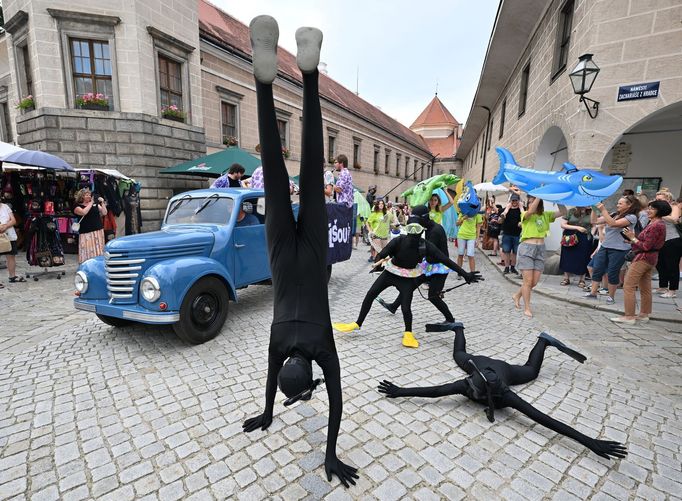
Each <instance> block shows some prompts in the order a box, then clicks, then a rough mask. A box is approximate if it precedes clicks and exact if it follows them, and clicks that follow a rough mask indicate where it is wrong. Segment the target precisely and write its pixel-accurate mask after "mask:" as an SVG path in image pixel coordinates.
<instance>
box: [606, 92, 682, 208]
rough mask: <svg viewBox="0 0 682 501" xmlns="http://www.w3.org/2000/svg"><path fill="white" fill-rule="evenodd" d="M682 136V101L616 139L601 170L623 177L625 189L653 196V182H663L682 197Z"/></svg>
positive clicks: (630, 128)
mask: <svg viewBox="0 0 682 501" xmlns="http://www.w3.org/2000/svg"><path fill="white" fill-rule="evenodd" d="M681 135H682V101H681V102H676V103H673V104H670V105H668V106H665V107H663V108H660V109H658V110H656V111H653V112H652V113H650V114H649V115H647V116H645V117H644V118H642V119H641V120H639V121H637V122H636V123H635V124H633V125H632V126H630V127H628V128H627V129H626V130H625V131H623V132H622V133H621V134H620V135H618V136H617V137H615V138H614V139H613V141H612V142H611V144H610V146H609V149H608V150H607V152H606V154H605V155H604V157H603V159H602V162H601V169H602V171H604V172H607V173H611V174H619V175H622V176H623V177H624V178H625V181H624V183H623V186H624V188H630V189H633V190H634V191H638V190H639V189H641V190H642V191H643V192H645V193H647V194H650V193H651V192H652V191H655V190H654V188H653V180H654V179H656V178H660V179H661V181H660V184H659V185H660V186H666V187H668V188H670V189H671V191H673V193H674V194H676V195H678V196H679V195H682V169H680V164H681V163H682V142H681V141H680V140H679V137H680V136H681ZM638 179H641V180H644V181H641V182H640V181H637V180H638ZM647 179H649V180H650V181H646V180H647ZM678 192H679V193H678Z"/></svg>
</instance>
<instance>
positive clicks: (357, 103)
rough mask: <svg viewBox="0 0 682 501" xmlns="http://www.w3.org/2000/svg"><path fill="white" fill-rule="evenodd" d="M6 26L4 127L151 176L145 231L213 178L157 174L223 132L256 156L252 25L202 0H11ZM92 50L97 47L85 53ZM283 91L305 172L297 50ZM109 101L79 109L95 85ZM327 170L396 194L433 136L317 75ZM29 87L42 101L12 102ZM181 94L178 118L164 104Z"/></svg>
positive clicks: (422, 164)
mask: <svg viewBox="0 0 682 501" xmlns="http://www.w3.org/2000/svg"><path fill="white" fill-rule="evenodd" d="M3 7H4V18H5V30H6V31H5V32H4V33H3V34H0V134H1V135H2V139H3V140H5V141H8V142H14V143H16V144H18V145H21V146H24V147H27V148H31V149H40V150H43V151H48V152H51V153H54V154H56V155H58V156H60V157H62V158H64V159H65V160H66V161H68V162H69V163H71V164H72V165H74V166H76V167H85V168H87V167H108V168H115V169H118V170H120V171H121V172H123V173H124V174H127V175H129V176H131V177H134V178H136V179H137V180H139V181H140V182H141V183H142V185H143V190H142V193H141V197H142V207H143V212H142V217H143V219H144V221H145V226H144V228H145V230H150V229H156V228H158V225H159V222H160V219H161V217H162V215H163V209H164V208H165V206H166V203H167V199H168V198H169V197H170V196H171V195H172V194H173V193H175V192H178V191H181V190H184V189H191V188H198V187H204V186H206V185H207V181H206V179H205V178H196V177H191V176H166V175H164V176H159V175H158V171H159V169H160V168H163V167H167V166H171V165H175V164H178V163H180V162H182V161H185V160H188V159H192V158H196V157H198V156H200V155H202V154H204V153H206V152H208V153H211V152H214V151H217V150H218V149H220V148H224V147H225V146H224V142H225V139H227V137H228V136H229V137H235V138H236V140H237V141H238V144H239V146H241V147H242V148H244V149H246V150H247V151H250V152H252V153H254V154H256V155H257V154H258V153H257V144H258V125H257V116H256V96H255V86H254V82H253V72H252V67H251V56H250V44H249V41H248V28H247V27H246V26H245V25H244V24H243V23H240V22H239V21H237V20H235V19H234V18H232V17H231V16H229V15H228V14H227V13H225V12H222V11H220V10H219V9H217V8H216V7H215V6H213V5H212V4H210V3H208V2H205V1H199V2H195V1H193V0H173V1H171V0H151V1H142V0H130V1H129V0H125V1H124V0H112V1H111V2H107V3H106V4H101V3H96V2H94V1H92V0H77V1H66V0H10V1H8V2H5V3H4V6H3ZM86 53H87V54H86ZM279 59H280V71H279V76H278V78H277V80H276V81H275V101H276V107H277V109H278V119H279V120H280V125H281V131H282V134H281V135H282V140H283V143H285V144H286V146H287V148H288V150H289V152H290V155H289V158H288V159H287V166H288V168H289V172H290V174H291V175H292V176H294V175H296V174H298V171H299V162H300V151H301V147H300V144H301V143H300V135H301V115H302V83H301V77H300V73H299V71H298V68H297V67H296V63H295V56H293V55H292V54H290V53H288V52H286V51H284V50H282V49H279ZM89 91H90V92H95V93H102V94H104V95H105V96H106V97H107V100H108V103H107V106H106V109H104V110H91V109H83V108H82V106H81V105H80V104H79V102H78V98H79V97H82V96H83V94H85V93H86V92H89ZM320 94H321V105H322V113H323V121H324V140H325V157H326V160H327V164H326V166H325V168H327V169H331V168H332V158H333V157H334V156H336V155H338V154H340V153H344V154H346V155H347V156H348V158H349V160H350V167H351V171H352V174H353V178H354V183H355V185H356V186H357V187H359V188H361V189H363V190H366V189H367V187H368V186H369V185H377V186H378V190H377V193H378V194H379V195H387V196H388V198H389V199H391V200H398V197H399V194H400V193H401V192H402V191H403V190H404V189H406V188H407V187H409V185H410V184H411V183H413V182H414V181H415V180H417V181H418V180H421V179H424V178H426V177H429V176H431V175H433V174H434V173H435V172H434V169H433V166H432V154H431V151H430V149H429V147H428V144H427V143H426V142H425V141H424V139H423V138H422V137H421V136H420V135H418V134H416V133H415V132H413V131H411V130H409V129H408V128H407V127H405V126H403V125H402V124H400V123H398V122H397V121H396V120H394V119H392V118H390V117H389V116H388V115H386V114H385V113H383V112H381V111H380V110H379V109H378V108H376V107H374V106H372V105H371V104H369V103H367V102H366V101H364V100H363V99H361V98H360V97H359V96H357V95H356V94H354V93H352V92H351V91H349V90H348V89H346V88H344V87H343V86H341V85H340V84H338V83H337V82H336V81H334V80H333V79H332V78H330V77H329V76H328V75H327V74H326V73H324V72H323V73H322V74H321V76H320ZM28 95H31V96H32V97H33V100H34V104H35V106H34V109H32V110H30V109H29V110H25V111H20V110H18V109H17V108H16V105H17V103H18V102H19V101H21V99H23V98H25V97H26V96H28ZM169 104H175V105H177V106H178V108H180V109H181V110H182V112H183V113H184V115H185V118H184V120H183V121H182V122H178V121H175V120H171V119H169V118H168V117H166V116H165V114H164V112H163V110H164V108H165V107H166V106H168V105H169Z"/></svg>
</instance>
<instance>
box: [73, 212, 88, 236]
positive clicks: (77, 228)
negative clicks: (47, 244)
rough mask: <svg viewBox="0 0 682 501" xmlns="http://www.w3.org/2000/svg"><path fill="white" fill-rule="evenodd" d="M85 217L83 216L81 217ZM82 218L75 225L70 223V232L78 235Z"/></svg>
mask: <svg viewBox="0 0 682 501" xmlns="http://www.w3.org/2000/svg"><path fill="white" fill-rule="evenodd" d="M83 217H85V216H83ZM83 217H82V218H80V219H79V220H78V222H76V223H71V231H72V232H73V233H78V231H79V230H80V229H81V221H82V220H83Z"/></svg>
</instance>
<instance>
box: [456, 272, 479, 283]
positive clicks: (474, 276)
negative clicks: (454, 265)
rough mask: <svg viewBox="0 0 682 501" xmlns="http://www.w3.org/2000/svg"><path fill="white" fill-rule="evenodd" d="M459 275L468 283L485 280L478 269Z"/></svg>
mask: <svg viewBox="0 0 682 501" xmlns="http://www.w3.org/2000/svg"><path fill="white" fill-rule="evenodd" d="M460 276H461V277H462V278H463V279H464V281H465V282H466V283H468V284H475V283H476V282H482V281H483V280H485V278H483V277H482V276H481V272H480V271H471V272H469V273H467V272H464V273H462V274H461V275H460Z"/></svg>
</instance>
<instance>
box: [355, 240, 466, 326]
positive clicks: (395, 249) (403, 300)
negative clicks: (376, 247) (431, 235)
mask: <svg viewBox="0 0 682 501" xmlns="http://www.w3.org/2000/svg"><path fill="white" fill-rule="evenodd" d="M420 244H421V245H422V246H423V247H422V250H420ZM389 256H391V258H392V259H391V261H392V263H393V264H394V265H396V266H399V267H400V268H406V269H412V268H415V267H416V266H417V265H418V264H419V263H420V262H421V260H422V258H424V257H426V259H427V260H428V261H429V262H434V263H443V264H444V265H445V266H447V267H448V268H450V269H451V270H454V271H456V272H457V273H458V274H460V275H462V276H468V274H467V273H466V272H465V271H464V270H463V269H462V268H461V267H460V266H458V265H457V263H455V262H454V261H452V260H451V259H450V258H449V257H448V256H447V255H445V254H443V253H442V252H441V251H440V250H439V249H438V248H437V247H436V246H435V245H433V244H432V243H431V242H429V241H428V240H426V241H424V240H423V239H422V238H421V236H419V235H402V236H400V237H398V238H394V239H393V240H391V241H390V242H389V243H388V245H386V247H384V248H383V250H382V251H381V252H380V253H379V254H377V256H376V258H375V261H377V262H378V261H381V260H382V259H384V258H386V257H389ZM419 278H420V277H417V278H407V277H401V276H398V275H395V274H393V273H391V272H389V271H385V270H384V271H383V272H382V273H381V275H379V278H377V279H376V280H375V281H374V283H373V284H372V286H371V287H370V288H369V290H368V291H367V295H365V299H364V300H363V301H362V307H361V308H360V314H359V315H358V319H357V320H356V321H355V323H357V324H358V325H359V326H362V323H363V322H364V321H365V318H366V317H367V314H368V313H369V310H370V309H371V308H372V303H373V302H374V300H375V299H376V298H377V296H378V295H379V294H381V292H382V291H384V290H386V289H387V288H389V287H395V288H396V289H398V292H399V295H400V306H401V309H402V313H403V321H404V323H405V331H407V332H411V331H412V296H413V294H414V290H415V289H416V288H417V287H418V286H419V283H420V282H419Z"/></svg>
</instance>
